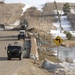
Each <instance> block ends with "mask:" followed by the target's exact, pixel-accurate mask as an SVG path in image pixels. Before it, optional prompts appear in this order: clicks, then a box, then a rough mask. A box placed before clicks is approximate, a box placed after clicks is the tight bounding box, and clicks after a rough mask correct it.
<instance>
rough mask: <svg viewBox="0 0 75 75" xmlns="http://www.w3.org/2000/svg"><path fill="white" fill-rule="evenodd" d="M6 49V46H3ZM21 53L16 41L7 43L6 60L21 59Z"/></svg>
mask: <svg viewBox="0 0 75 75" xmlns="http://www.w3.org/2000/svg"><path fill="white" fill-rule="evenodd" d="M5 49H6V47H5ZM21 55H22V47H21V46H19V45H17V44H16V43H14V45H13V44H9V45H8V46H7V56H8V57H7V58H8V60H11V58H19V60H21Z"/></svg>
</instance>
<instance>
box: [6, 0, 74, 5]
mask: <svg viewBox="0 0 75 75" xmlns="http://www.w3.org/2000/svg"><path fill="white" fill-rule="evenodd" d="M54 1H56V2H73V3H75V0H5V2H6V3H17V2H21V3H24V4H28V5H40V4H44V3H46V2H54Z"/></svg>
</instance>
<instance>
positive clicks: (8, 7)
mask: <svg viewBox="0 0 75 75" xmlns="http://www.w3.org/2000/svg"><path fill="white" fill-rule="evenodd" d="M63 4H64V3H57V7H58V10H62V7H63ZM72 5H74V3H70V6H72ZM24 7H26V5H24V4H21V3H11V4H6V3H4V4H0V23H3V24H8V25H12V24H14V23H15V22H16V21H18V20H20V21H23V19H26V20H28V23H29V28H37V29H39V30H43V31H46V32H49V31H50V29H56V28H55V27H54V26H53V23H54V22H56V21H57V19H56V18H55V16H54V15H55V13H54V10H55V6H54V3H50V2H48V3H46V4H42V5H41V6H31V7H30V8H28V9H27V10H25V11H23V9H22V8H24ZM37 7H39V9H38V8H37ZM22 14H23V15H22Z"/></svg>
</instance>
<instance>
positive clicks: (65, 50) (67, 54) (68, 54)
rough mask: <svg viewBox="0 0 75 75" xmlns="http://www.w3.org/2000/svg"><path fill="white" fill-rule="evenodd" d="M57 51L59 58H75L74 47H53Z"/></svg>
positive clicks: (72, 59)
mask: <svg viewBox="0 0 75 75" xmlns="http://www.w3.org/2000/svg"><path fill="white" fill-rule="evenodd" d="M53 50H55V51H57V56H58V58H59V59H60V60H66V59H68V60H70V61H74V59H75V47H57V48H53Z"/></svg>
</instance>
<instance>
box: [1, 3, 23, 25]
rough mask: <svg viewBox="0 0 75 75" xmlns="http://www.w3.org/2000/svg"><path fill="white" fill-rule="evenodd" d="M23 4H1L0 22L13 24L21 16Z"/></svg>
mask: <svg viewBox="0 0 75 75" xmlns="http://www.w3.org/2000/svg"><path fill="white" fill-rule="evenodd" d="M23 6H24V5H23V4H16V3H14V4H6V3H4V4H0V23H3V24H8V25H9V24H12V23H14V22H15V21H16V20H18V19H19V18H20V15H21V13H22V7H23Z"/></svg>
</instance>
